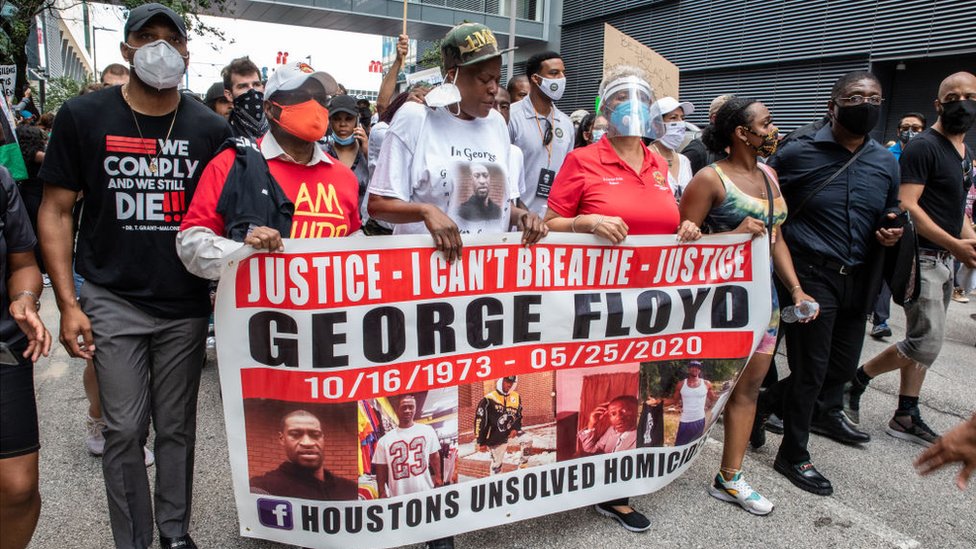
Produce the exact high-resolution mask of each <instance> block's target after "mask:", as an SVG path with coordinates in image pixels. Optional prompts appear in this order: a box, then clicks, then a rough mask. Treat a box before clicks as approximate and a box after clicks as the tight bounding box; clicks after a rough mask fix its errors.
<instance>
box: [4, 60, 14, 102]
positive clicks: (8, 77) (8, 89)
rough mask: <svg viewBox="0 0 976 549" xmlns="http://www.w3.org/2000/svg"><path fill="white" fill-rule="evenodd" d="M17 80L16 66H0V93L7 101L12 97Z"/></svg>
mask: <svg viewBox="0 0 976 549" xmlns="http://www.w3.org/2000/svg"><path fill="white" fill-rule="evenodd" d="M16 80H17V65H0V92H3V98H4V99H5V100H9V99H10V98H11V97H13V96H14V93H15V92H16V88H15V87H14V84H15V82H16Z"/></svg>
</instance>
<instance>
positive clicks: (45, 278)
mask: <svg viewBox="0 0 976 549" xmlns="http://www.w3.org/2000/svg"><path fill="white" fill-rule="evenodd" d="M41 282H42V283H43V284H44V287H45V288H50V287H51V277H49V276H47V274H42V275H41Z"/></svg>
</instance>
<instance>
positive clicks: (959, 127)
mask: <svg viewBox="0 0 976 549" xmlns="http://www.w3.org/2000/svg"><path fill="white" fill-rule="evenodd" d="M941 105H942V112H940V113H939V120H941V121H942V128H943V129H944V130H945V131H946V133H949V134H951V135H959V134H962V133H966V132H967V131H969V128H972V127H973V122H976V100H972V99H961V100H959V101H950V102H948V103H941Z"/></svg>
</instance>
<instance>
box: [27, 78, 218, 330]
mask: <svg viewBox="0 0 976 549" xmlns="http://www.w3.org/2000/svg"><path fill="white" fill-rule="evenodd" d="M134 116H135V119H137V120H138V126H137V124H136V121H135V120H134ZM171 123H172V124H173V126H172V131H171V132H169V128H170V124H171ZM140 130H141V135H140ZM167 132H169V135H168V137H167ZM230 135H231V131H230V126H228V125H227V122H226V121H225V120H224V119H223V118H221V117H220V116H218V115H217V114H215V113H214V112H213V111H211V110H210V109H208V108H207V107H206V106H204V105H203V104H202V103H200V102H198V101H195V100H193V99H192V98H188V97H185V96H183V97H182V98H181V100H180V104H179V109H178V112H177V114H176V120H175V123H174V122H173V114H167V115H164V116H144V115H141V114H135V115H134V113H133V111H132V110H131V109H130V108H129V106H128V104H126V102H125V100H124V99H123V98H122V91H121V87H120V86H113V87H111V88H107V89H104V90H101V91H98V92H94V93H89V94H86V95H83V96H81V97H76V98H74V99H71V100H69V101H68V102H67V103H65V104H64V105H63V106H62V107H61V109H60V110H58V115H57V117H56V118H55V120H54V129H53V131H52V133H51V140H50V143H49V144H48V148H47V153H46V156H45V158H44V165H43V166H42V167H41V171H40V174H39V177H40V179H41V180H42V181H44V182H45V183H47V184H53V185H57V186H60V187H64V188H66V189H70V190H72V191H79V192H82V193H84V200H85V207H84V213H83V215H82V218H81V223H80V226H79V231H78V245H77V250H76V258H75V270H76V271H77V272H78V274H80V275H81V276H83V277H84V278H85V279H86V280H90V281H91V282H93V283H94V284H98V285H99V286H103V287H105V288H107V289H108V290H110V291H111V292H113V293H115V294H117V295H119V296H121V297H122V298H124V299H126V300H127V301H129V302H131V303H132V304H133V305H135V306H136V307H138V308H139V309H142V310H143V311H145V312H146V313H148V314H151V315H153V316H157V317H161V318H184V317H202V316H207V315H208V314H210V311H209V308H210V301H209V298H208V291H207V281H205V280H203V279H200V278H197V277H195V276H193V275H191V274H190V273H188V272H187V271H186V269H185V268H184V267H183V264H182V263H181V262H180V260H179V258H178V257H177V255H176V241H175V238H176V232H177V230H178V229H179V227H180V221H182V219H183V215H184V214H185V212H186V209H187V206H188V205H189V204H190V199H191V198H192V197H193V192H194V190H196V186H197V181H198V180H199V178H200V174H201V173H202V172H203V168H204V166H206V165H207V162H209V161H210V159H211V158H212V157H213V156H214V153H215V152H216V151H217V149H218V148H219V146H220V144H221V143H223V141H224V140H225V139H226V138H228V137H230ZM154 166H155V168H156V169H155V171H154V170H153V167H154Z"/></svg>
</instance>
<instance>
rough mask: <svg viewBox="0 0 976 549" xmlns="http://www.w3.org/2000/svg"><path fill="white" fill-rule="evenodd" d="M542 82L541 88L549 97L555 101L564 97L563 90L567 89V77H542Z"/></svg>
mask: <svg viewBox="0 0 976 549" xmlns="http://www.w3.org/2000/svg"><path fill="white" fill-rule="evenodd" d="M539 78H540V79H542V84H539V89H540V90H542V93H544V94H546V95H547V96H549V99H552V100H553V101H559V100H560V99H562V97H563V92H565V91H566V79H565V78H542V77H541V76H540V77H539Z"/></svg>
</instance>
